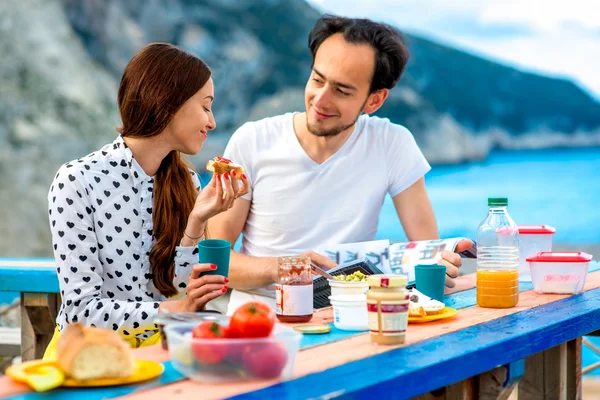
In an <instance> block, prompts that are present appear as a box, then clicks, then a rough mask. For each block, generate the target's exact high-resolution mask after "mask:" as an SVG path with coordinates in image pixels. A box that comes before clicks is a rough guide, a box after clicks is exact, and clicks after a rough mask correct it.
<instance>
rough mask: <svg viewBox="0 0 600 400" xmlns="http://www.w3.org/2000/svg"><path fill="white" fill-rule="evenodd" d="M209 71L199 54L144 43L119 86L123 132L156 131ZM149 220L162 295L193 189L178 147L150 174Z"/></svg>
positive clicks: (167, 292) (169, 283)
mask: <svg viewBox="0 0 600 400" xmlns="http://www.w3.org/2000/svg"><path fill="white" fill-rule="evenodd" d="M210 76H211V71H210V69H209V68H208V66H207V65H206V64H205V63H204V62H203V61H202V60H200V59H199V58H198V57H196V56H194V55H192V54H189V53H187V52H185V51H184V50H182V49H180V48H178V47H177V46H174V45H171V44H167V43H152V44H149V45H147V46H146V47H144V48H143V49H142V50H140V52H139V53H137V54H136V55H135V56H134V57H133V58H132V59H131V61H130V62H129V64H128V65H127V67H126V68H125V72H124V73H123V77H122V79H121V85H120V86H119V95H118V104H119V112H120V114H121V121H122V122H123V126H122V127H120V128H118V129H117V130H118V131H119V132H120V133H121V136H123V137H137V138H142V137H152V136H156V135H158V134H160V133H161V132H162V131H163V130H164V129H165V128H166V127H167V125H168V124H169V122H170V121H171V119H172V118H173V116H174V115H175V113H176V112H177V110H179V108H180V107H181V106H182V105H183V104H184V103H185V102H186V101H187V100H188V99H189V98H190V97H192V96H193V95H194V94H196V93H197V92H198V90H200V89H201V88H202V87H203V86H204V85H205V84H206V82H208V80H209V79H210ZM153 194H154V208H153V212H152V222H153V225H154V228H153V231H154V238H155V242H154V245H153V246H152V249H151V250H150V270H151V272H152V280H153V282H154V286H156V288H157V289H158V290H159V291H160V292H161V293H162V294H163V295H164V296H166V297H169V296H173V295H175V294H177V289H176V288H175V286H174V285H173V278H174V276H175V265H174V262H173V259H174V256H175V248H176V247H177V245H178V244H179V242H180V241H181V238H182V237H183V231H184V229H185V226H186V224H187V219H188V216H189V215H190V212H191V211H192V208H193V207H194V202H195V200H196V196H197V192H196V189H195V187H194V184H193V181H192V178H191V175H190V170H189V165H188V164H187V163H186V162H185V160H183V159H182V157H181V155H180V154H179V152H177V151H172V152H170V153H169V154H168V155H167V157H165V159H164V160H163V161H162V163H161V164H160V167H159V168H158V171H157V172H156V176H155V178H154V192H153Z"/></svg>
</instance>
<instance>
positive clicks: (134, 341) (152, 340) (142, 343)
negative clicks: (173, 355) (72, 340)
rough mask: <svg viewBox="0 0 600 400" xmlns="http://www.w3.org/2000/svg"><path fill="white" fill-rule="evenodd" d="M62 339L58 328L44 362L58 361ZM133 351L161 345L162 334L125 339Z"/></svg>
mask: <svg viewBox="0 0 600 400" xmlns="http://www.w3.org/2000/svg"><path fill="white" fill-rule="evenodd" d="M59 339H60V331H59V330H58V326H57V327H56V328H55V329H54V335H53V336H52V340H50V343H49V344H48V347H46V352H45V353H44V358H43V360H44V361H53V360H56V346H57V345H58V340H59ZM123 340H125V341H126V342H127V343H129V346H131V348H132V349H137V348H138V347H146V346H152V345H154V344H158V343H160V333H159V332H157V333H155V334H154V335H152V336H150V337H149V338H148V339H146V340H141V339H138V338H135V337H133V338H123Z"/></svg>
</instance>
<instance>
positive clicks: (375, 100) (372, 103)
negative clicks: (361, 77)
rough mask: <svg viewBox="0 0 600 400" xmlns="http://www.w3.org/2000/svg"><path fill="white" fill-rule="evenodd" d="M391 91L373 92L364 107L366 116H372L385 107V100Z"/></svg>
mask: <svg viewBox="0 0 600 400" xmlns="http://www.w3.org/2000/svg"><path fill="white" fill-rule="evenodd" d="M389 93H390V91H389V90H388V89H380V90H378V91H376V92H373V93H371V94H370V95H369V97H368V98H367V102H366V103H365V106H364V107H363V112H364V113H365V114H372V113H374V112H375V111H377V110H379V108H380V107H381V106H382V105H383V102H384V101H385V99H387V97H388V94H389Z"/></svg>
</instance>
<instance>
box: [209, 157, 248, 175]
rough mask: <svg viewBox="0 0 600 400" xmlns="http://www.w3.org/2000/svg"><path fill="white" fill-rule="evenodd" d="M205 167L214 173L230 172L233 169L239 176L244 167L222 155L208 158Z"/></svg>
mask: <svg viewBox="0 0 600 400" xmlns="http://www.w3.org/2000/svg"><path fill="white" fill-rule="evenodd" d="M206 169H207V170H208V171H211V172H214V173H215V174H224V173H231V171H234V170H235V172H236V174H237V176H238V177H241V176H242V174H243V173H244V169H243V168H242V166H241V165H238V164H236V163H234V162H233V161H231V160H228V159H226V158H223V157H215V158H213V159H212V160H208V162H207V163H206Z"/></svg>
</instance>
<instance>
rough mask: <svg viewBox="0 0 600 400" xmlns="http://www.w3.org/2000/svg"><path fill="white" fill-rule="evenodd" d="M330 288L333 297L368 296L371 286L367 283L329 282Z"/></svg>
mask: <svg viewBox="0 0 600 400" xmlns="http://www.w3.org/2000/svg"><path fill="white" fill-rule="evenodd" d="M328 282H329V287H331V295H332V296H343V295H352V294H365V295H366V294H367V291H368V290H369V284H368V283H367V281H350V282H346V281H338V280H335V279H333V280H331V279H330V280H328Z"/></svg>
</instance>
